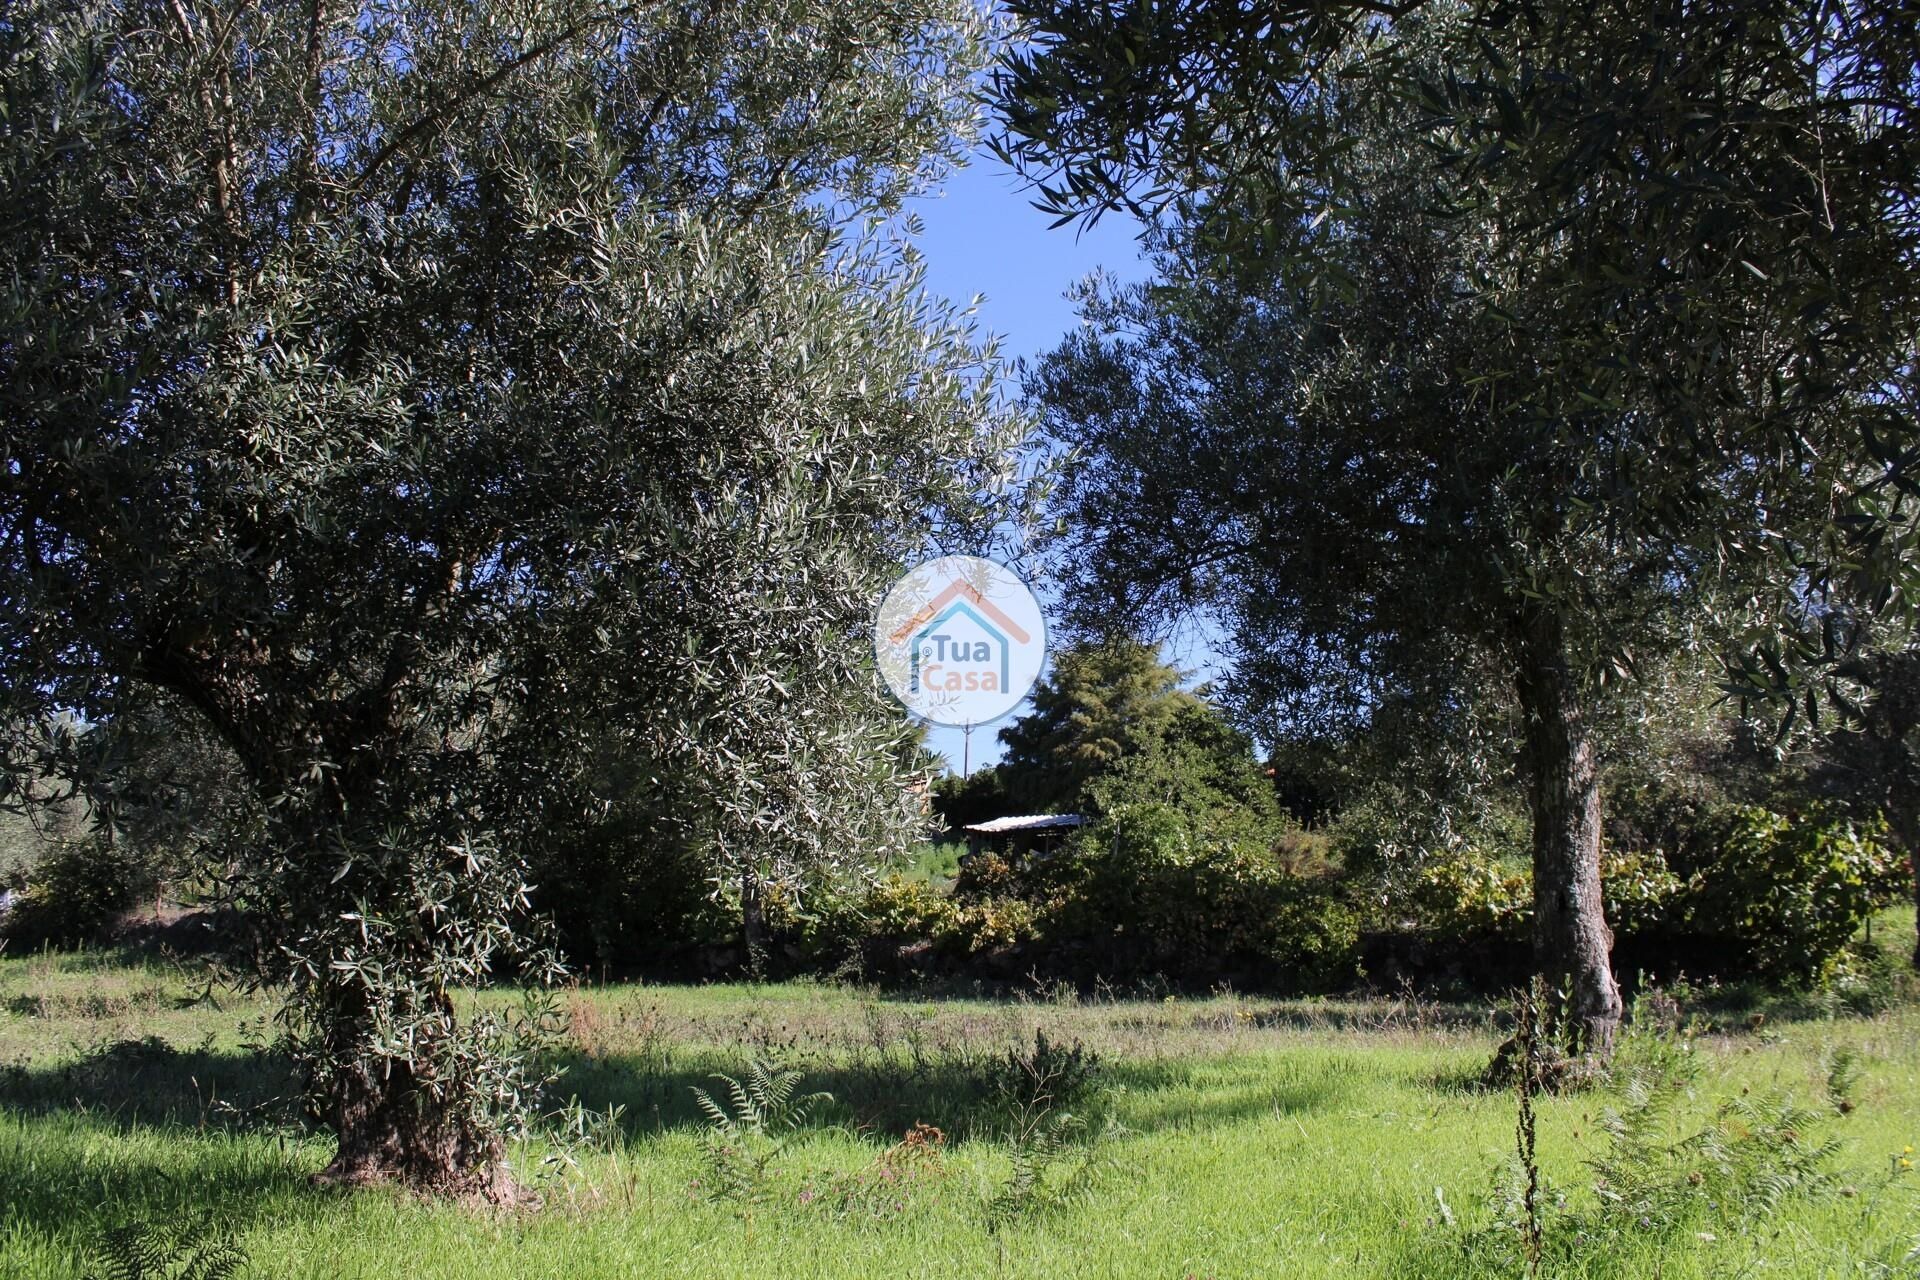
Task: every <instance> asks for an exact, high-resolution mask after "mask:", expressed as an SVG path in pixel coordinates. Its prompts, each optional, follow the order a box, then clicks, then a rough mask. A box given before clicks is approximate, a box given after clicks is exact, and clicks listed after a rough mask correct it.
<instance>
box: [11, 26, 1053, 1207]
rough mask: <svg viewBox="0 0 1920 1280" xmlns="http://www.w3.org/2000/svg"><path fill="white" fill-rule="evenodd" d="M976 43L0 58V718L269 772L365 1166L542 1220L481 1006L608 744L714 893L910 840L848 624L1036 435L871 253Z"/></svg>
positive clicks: (262, 37)
mask: <svg viewBox="0 0 1920 1280" xmlns="http://www.w3.org/2000/svg"><path fill="white" fill-rule="evenodd" d="M988 34H989V33H988V30H987V27H986V24H985V20H984V19H983V17H982V16H981V15H980V14H979V13H978V12H977V11H976V10H975V9H974V8H973V7H972V6H969V5H966V4H962V3H947V0H899V2H897V3H896V2H889V3H886V4H882V5H878V6H864V7H859V8H849V7H847V6H844V5H832V4H818V5H807V4H801V5H797V6H796V5H793V4H785V3H783V4H760V3H742V4H730V5H725V6H720V7H718V8H714V7H697V6H696V7H685V6H654V7H630V6H622V5H608V4H603V3H599V2H598V0H541V2H539V3H533V4H506V3H480V4H470V3H437V2H434V0H427V2H425V3H394V4H372V5H355V6H351V7H338V6H334V5H331V4H328V3H324V2H323V3H317V4H314V5H311V6H264V7H262V6H239V7H231V6H209V5H202V4H197V3H191V2H187V3H182V2H180V0H165V2H162V0H90V2H89V3H86V4H82V5H70V4H64V3H60V4H56V3H47V4H29V5H24V6H16V7H15V8H14V9H13V10H12V11H11V13H10V14H9V16H8V19H7V21H6V23H5V24H4V26H3V27H0V75H4V86H3V87H0V94H3V95H4V102H5V107H6V112H7V115H6V120H7V124H6V127H5V130H4V133H0V192H4V200H3V201H0V203H4V206H5V208H6V210H7V213H6V215H5V217H4V219H0V243H3V244H4V255H5V258H6V260H7V262H8V264H9V267H10V270H9V273H8V277H7V279H6V281H5V282H4V284H3V285H0V366H3V367H4V370H5V375H6V376H5V390H4V392H0V397H3V398H0V416H4V418H5V420H6V422H7V424H8V430H7V433H6V438H5V444H4V464H3V465H0V575H4V576H3V577H0V661H3V662H4V664H5V668H6V671H7V680H6V682H5V693H6V697H7V700H8V705H7V706H6V707H5V708H4V709H3V710H4V719H5V722H6V723H9V724H23V725H24V724H33V723H40V722H43V721H44V720H45V719H46V718H47V716H48V715H49V714H51V713H53V712H55V711H59V712H64V713H71V714H75V715H78V716H81V717H84V718H85V719H87V720H89V721H93V722H109V721H112V720H114V719H115V718H116V717H117V716H119V715H120V714H121V713H122V712H123V710H124V709H125V708H127V707H128V706H130V705H132V704H133V701H134V700H135V699H136V698H138V697H139V696H142V691H143V690H145V689H158V690H161V691H164V692H165V693H166V694H167V695H168V696H169V697H171V698H173V699H176V700H177V701H178V702H179V703H180V704H182V705H184V706H185V707H187V708H190V709H191V711H192V712H193V713H194V714H195V715H196V716H198V717H199V718H200V720H201V721H202V722H203V723H204V724H206V725H207V726H209V727H210V728H211V729H212V731H213V732H214V733H216V734H217V735H218V737H219V738H220V739H221V740H222V741H223V742H224V743H225V744H226V745H227V747H229V748H230V749H231V750H232V752H233V753H234V755H235V757H236V758H237V760H238V761H239V762H240V764H241V766H242V767H243V768H244V770H245V771H246V775H247V778H248V781H249V785H250V786H251V788H252V790H253V793H254V795H255V797H256V798H257V800H258V801H259V805H260V813H261V815H262V821H261V825H260V828H259V830H258V831H257V832H255V833H254V838H253V839H252V840H251V841H250V842H249V843H248V845H247V846H246V847H245V848H244V849H243V850H242V851H241V856H240V858H239V862H238V866H237V867H236V869H235V870H236V875H235V877H234V879H233V880H232V883H231V889H232V891H233V893H234V895H235V897H236V899H237V901H239V902H240V903H241V904H242V905H244V906H245V907H246V908H247V916H248V918H249V919H250V920H252V921H255V922H256V923H257V924H259V925H260V927H261V928H262V929H263V931H264V937H262V938H261V939H260V945H259V947H258V949H257V950H256V952H255V954H256V956H257V957H259V958H260V962H261V963H260V968H259V969H258V970H257V971H256V976H258V977H259V978H260V979H261V980H263V981H270V982H274V983H284V984H287V986H288V988H289V990H290V991H291V996H290V1000H289V1004H288V1015H287V1018H286V1020H285V1031H286V1034H287V1037H288V1043H289V1045H290V1047H291V1048H293V1049H294V1051H295V1053H296V1057H297V1060H298V1061H300V1062H301V1063H302V1064H303V1065H304V1066H305V1067H306V1068H307V1074H308V1079H309V1083H310V1086H311V1094H312V1102H313V1106H314V1109H315V1111H316V1113H317V1114H318V1115H320V1116H321V1117H322V1118H324V1119H325V1121H326V1122H327V1123H328V1124H329V1125H330V1126H331V1127H332V1128H333V1129H334V1130H335V1132H336V1133H337V1134H338V1135H339V1138H340V1152H339V1155H338V1157H337V1159H336V1160H335V1162H334V1165H333V1167H332V1169H331V1170H330V1176H332V1177H335V1178H338V1179H343V1180H350V1181H357V1180H363V1179H366V1178H375V1177H385V1176H396V1175H397V1176H400V1177H403V1178H406V1179H408V1180H410V1181H413V1182H415V1183H417V1184H420V1185H426V1186H438V1187H447V1188H452V1189H479V1190H483V1191H485V1190H489V1189H491V1190H492V1191H494V1192H496V1193H504V1192H503V1189H502V1187H501V1186H500V1183H499V1175H500V1172H501V1166H500V1162H499V1160H500V1151H501V1145H500V1140H501V1135H502V1133H503V1132H505V1131H506V1130H505V1128H504V1127H503V1126H508V1125H510V1123H511V1121H512V1117H514V1116H515V1115H517V1114H523V1113H524V1111H525V1109H526V1108H527V1106H528V1105H530V1102H531V1096H532V1095H531V1092H530V1090H531V1088H532V1086H533V1084H535V1083H537V1082H535V1081H531V1080H529V1079H528V1078H527V1077H525V1076H524V1074H523V1073H522V1071H521V1068H520V1066H519V1063H518V1060H517V1059H516V1058H515V1056H514V1055H513V1054H512V1053H511V1052H510V1045H509V1038H508V1028H506V1027H504V1026H502V1025H500V1024H498V1023H497V1022H495V1021H494V1020H491V1019H490V1018H488V1017H480V1018H477V1019H474V1020H469V1021H464V1022H463V1021H462V1020H461V1019H459V1018H458V1017H456V1014H455V1010H454V1006H453V1000H452V996H451V992H452V991H453V990H455V989H456V988H458V987H460V986H462V985H467V984H471V983H473V982H476V981H479V980H482V979H484V978H486V977H488V976H498V975H502V974H506V973H510V972H514V971H515V970H516V967H518V968H519V971H522V972H526V973H528V974H531V975H536V976H537V975H538V974H539V973H541V972H543V971H544V970H545V969H546V968H547V961H546V960H545V959H544V958H543V954H542V952H541V950H540V948H539V947H538V946H537V945H535V944H534V943H533V942H532V941H531V935H530V934H529V932H528V931H527V928H526V916H527V912H526V907H527V901H528V894H529V885H528V884H527V876H526V873H525V867H526V855H527V851H528V848H529V846H530V845H531V844H533V843H534V842H537V841H539V840H540V839H541V838H542V832H543V829H544V828H545V826H546V825H547V824H549V823H555V822H560V821H563V820H565V819H566V818H567V817H568V816H569V815H572V814H581V813H591V812H592V811H593V810H594V809H595V808H596V807H597V806H601V805H603V804H604V803H605V802H606V801H605V798H604V797H602V796H600V795H598V794H597V793H596V787H595V779H596V777H598V776H600V775H599V774H597V773H596V771H595V769H594V768H593V764H594V762H595V761H597V760H600V759H603V758H604V757H605V754H606V752H607V751H608V750H609V749H612V748H614V747H617V748H618V749H619V750H620V751H621V752H622V753H623V754H625V755H626V756H627V757H628V758H630V759H633V760H637V761H642V762H644V763H645V765H646V767H648V768H650V769H652V770H653V771H654V772H655V773H656V774H669V773H670V774H671V775H672V777H673V778H674V779H675V780H676V782H675V786H676V787H680V788H683V789H684V795H685V798H686V803H685V805H684V806H683V807H684V809H685V810H686V811H690V812H691V813H693V814H695V815H697V821H698V822H699V823H701V824H702V825H703V829H704V831H705V833H706V835H707V837H708V847H709V848H711V849H712V850H713V851H714V854H715V857H716V859H717V860H718V863H719V866H718V868H717V869H716V874H729V875H739V874H748V875H750V876H752V877H754V878H755V879H759V878H764V877H766V876H769V875H777V874H779V872H780V869H781V868H782V867H783V866H791V865H795V864H798V863H804V862H806V861H808V860H812V859H819V858H823V857H851V856H857V855H859V854H860V853H861V852H862V851H864V850H871V849H873V848H875V847H876V846H878V845H884V844H885V843H887V842H889V841H895V840H898V839H900V838H902V835H903V834H904V832H905V831H906V830H907V829H908V828H907V822H908V817H909V815H908V814H907V812H906V806H905V805H904V804H903V803H902V802H901V797H900V789H899V787H898V786H897V784H896V783H895V782H894V780H893V779H894V774H895V772H896V770H895V763H896V761H897V758H898V755H897V752H896V750H895V747H896V744H897V740H898V738H899V737H900V734H901V725H900V720H899V716H898V712H897V708H894V707H893V706H892V705H891V704H890V703H889V702H887V701H886V700H885V698H884V695H883V694H882V692H881V691H880V689H879V687H878V685H877V682H876V681H875V680H874V679H873V678H872V675H871V672H870V663H871V657H870V653H869V651H868V646H867V645H866V643H865V642H864V641H863V640H861V638H860V636H861V632H862V628H863V627H864V625H865V622H866V617H867V614H868V611H869V609H870V607H871V601H872V600H873V599H874V598H875V597H876V596H877V595H878V592H879V588H880V586H881V584H883V583H884V582H885V581H886V580H887V579H888V578H889V577H890V576H891V574H892V573H894V572H895V571H896V568H897V565H898V564H899V563H900V561H901V560H902V559H903V558H906V557H909V556H912V555H915V554H917V553H919V552H920V551H922V550H923V549H924V548H925V547H926V546H927V545H928V543H929V542H930V541H931V540H933V539H934V538H936V537H947V538H954V537H965V536H967V531H968V530H972V529H979V528H984V527H987V525H989V524H990V523H991V520H990V518H984V517H983V516H982V512H983V511H985V510H987V509H988V508H990V507H991V506H992V504H993V503H994V501H995V500H996V499H995V494H996V492H997V491H998V490H999V489H1000V488H1001V487H1002V485H1003V482H1004V480H1005V478H1006V477H1007V475H1008V474H1009V468H1010V465H1011V464H1010V462H1009V452H1008V451H1009V448H1010V446H1011V445H1012V443H1013V441H1014V436H1015V427H1014V424H1013V423H1012V420H1011V419H1010V418H1009V417H1008V416H1007V415H1006V414H1005V413H1004V411H1003V410H1002V409H1001V408H1000V403H1001V402H1000V400H999V397H998V395H997V392H996V390H995V388H994V385H993V379H992V367H991V361H990V359H989V357H988V356H987V355H986V354H985V353H983V352H982V351H981V350H980V349H979V347H978V346H977V344H976V343H975V341H974V339H973V337H972V334H971V331H970V329H969V328H968V327H967V325H966V323H965V322H964V321H963V320H962V319H961V318H959V317H957V316H956V315H954V314H953V313H952V312H950V311H948V310H945V309H943V308H941V307H938V306H936V305H934V304H932V303H930V302H928V301H927V300H926V299H925V297H924V295H923V294H922V292H921V291H920V288H919V284H918V279H917V277H916V276H915V274H914V273H913V272H912V271H911V270H910V269H908V267H907V265H906V263H905V260H904V259H903V257H902V255H901V252H900V249H899V246H898V245H897V244H896V243H895V242H894V241H893V240H892V239H891V238H890V236H889V235H888V234H887V233H886V232H885V231H884V230H882V229H878V228H876V227H875V226H874V225H872V224H870V223H869V221H868V220H869V219H870V218H872V217H874V216H875V215H883V214H886V213H887V212H888V211H890V210H893V209H895V208H897V206H898V202H899V201H900V199H901V198H902V197H903V196H904V195H905V194H906V193H908V192H911V191H914V190H916V189H918V188H919V187H920V186H921V185H923V184H924V183H925V182H927V181H928V180H930V179H931V178H933V177H935V176H937V175H938V174H939V173H940V172H941V171H942V169H943V166H945V165H946V164H947V163H949V162H950V161H951V160H952V159H954V158H955V157H956V156H957V154H958V153H959V150H960V149H961V147H962V146H963V145H964V140H965V138H966V137H967V136H968V135H969V132H970V130H971V128H972V120H973V112H974V106H973V104H972V102H971V100H970V98H969V96H968V84H969V77H970V76H971V75H972V74H973V73H974V71H975V70H976V69H977V67H978V66H979V64H980V61H981V59H982V57H983V56H984V51H985V47H986V45H985V42H986V40H987V37H988ZM23 741H24V740H23ZM11 763H13V764H16V765H18V764H20V763H22V761H21V760H20V759H18V758H15V759H14V760H13V761H11ZM14 776H19V773H18V771H15V773H14Z"/></svg>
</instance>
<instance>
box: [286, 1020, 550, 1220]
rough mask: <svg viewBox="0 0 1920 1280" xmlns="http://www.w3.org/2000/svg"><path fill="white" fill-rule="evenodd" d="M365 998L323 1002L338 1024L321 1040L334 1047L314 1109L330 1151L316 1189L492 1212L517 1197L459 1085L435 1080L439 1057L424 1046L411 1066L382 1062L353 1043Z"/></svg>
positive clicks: (496, 1148) (489, 1132)
mask: <svg viewBox="0 0 1920 1280" xmlns="http://www.w3.org/2000/svg"><path fill="white" fill-rule="evenodd" d="M363 996H364V993H362V992H359V991H351V990H349V991H338V990H336V993H335V998H334V999H332V1000H328V1001H326V1004H327V1005H328V1006H331V1007H330V1009H329V1012H331V1013H333V1014H335V1015H337V1016H336V1018H335V1020H334V1021H333V1025H331V1026H329V1027H328V1028H327V1029H326V1030H325V1031H323V1032H322V1034H323V1035H324V1036H326V1037H327V1038H329V1039H331V1040H333V1041H335V1042H336V1043H335V1044H334V1045H333V1048H332V1052H331V1053H330V1054H329V1058H330V1059H331V1062H332V1064H333V1065H332V1066H331V1067H330V1069H327V1070H326V1072H325V1075H324V1078H323V1079H321V1080H319V1081H317V1082H316V1083H317V1085H318V1088H317V1089H316V1091H315V1092H316V1094H317V1096H316V1097H315V1098H314V1100H313V1106H314V1110H315V1118H316V1119H317V1120H319V1121H320V1122H321V1123H323V1124H325V1125H326V1127H327V1128H329V1129H331V1130H332V1131H333V1133H334V1136H335V1139H336V1141H337V1147H336V1150H335V1152H334V1157H333V1159H332V1160H331V1161H330V1162H328V1164H327V1167H326V1168H324V1169H322V1170H321V1171H320V1172H319V1173H317V1174H315V1175H314V1181H315V1182H317V1183H320V1184H322V1185H327V1186H345V1187H360V1186H373V1185H376V1184H379V1183H383V1182H398V1183H400V1184H401V1185H403V1186H406V1187H410V1188H412V1189H413V1190H415V1191H421V1192H427V1193H431V1194H436V1195H453V1196H461V1197H469V1196H470V1197H478V1198H484V1199H486V1200H489V1201H492V1202H495V1203H504V1202H509V1201H513V1200H515V1199H517V1198H519V1196H520V1194H521V1193H520V1191H519V1189H518V1188H517V1187H516V1186H515V1185H514V1183H513V1180H512V1178H511V1177H510V1176H509V1175H508V1173H507V1169H506V1165H505V1162H504V1156H505V1150H504V1147H503V1145H502V1143H501V1141H500V1137H499V1133H498V1131H497V1129H496V1128H494V1127H493V1126H491V1125H488V1124H486V1123H484V1122H482V1121H481V1119H480V1118H479V1117H477V1116H475V1115H474V1114H473V1113H472V1110H471V1106H470V1102H471V1099H470V1097H469V1096H468V1091H467V1090H466V1089H465V1088H463V1086H464V1085H465V1083H466V1082H464V1081H457V1080H439V1081H436V1080H434V1079H433V1078H432V1077H433V1073H434V1071H435V1058H436V1055H435V1054H433V1053H432V1052H430V1051H429V1050H428V1049H427V1047H426V1046H418V1047H417V1052H416V1054H415V1055H414V1056H413V1057H412V1058H411V1059H407V1058H394V1057H385V1058H382V1057H378V1056H376V1055H373V1054H370V1053H369V1052H367V1049H366V1046H365V1045H364V1044H361V1043H359V1041H360V1040H362V1039H363V1038H364V1037H365V1036H366V1035H367V1034H368V1031H369V1027H368V1020H369V1016H370V1014H371V1012H372V1011H371V1009H370V1007H368V1004H367V1002H366V1001H365V999H364V998H363ZM345 1005H357V1006H358V1007H357V1008H348V1007H343V1006H345ZM434 1012H435V1013H436V1014H437V1015H439V1016H440V1017H442V1018H444V1019H446V1020H447V1021H448V1022H449V1023H450V1022H451V1020H452V1018H453V1016H454V1011H453V1006H452V1002H451V1001H450V1000H447V999H446V998H445V997H442V998H441V1000H440V1002H439V1007H438V1008H436V1009H435V1010H434Z"/></svg>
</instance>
